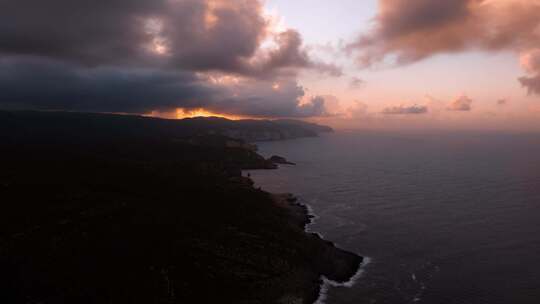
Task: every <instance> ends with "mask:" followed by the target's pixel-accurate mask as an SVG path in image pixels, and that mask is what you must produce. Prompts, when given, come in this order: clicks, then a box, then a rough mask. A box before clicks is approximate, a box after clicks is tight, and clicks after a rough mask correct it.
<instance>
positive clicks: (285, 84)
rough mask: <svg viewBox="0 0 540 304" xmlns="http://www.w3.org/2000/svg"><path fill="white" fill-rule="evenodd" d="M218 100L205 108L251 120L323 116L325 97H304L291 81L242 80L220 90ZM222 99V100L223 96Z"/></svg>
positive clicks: (292, 80) (300, 88)
mask: <svg viewBox="0 0 540 304" xmlns="http://www.w3.org/2000/svg"><path fill="white" fill-rule="evenodd" d="M221 88H222V90H223V92H222V94H221V96H220V99H218V100H216V101H215V102H213V103H211V104H209V105H207V106H206V109H208V110H211V111H215V112H218V113H228V114H235V115H245V116H252V117H297V118H301V117H312V116H325V115H327V110H326V107H325V98H324V97H322V96H315V97H311V98H308V97H307V96H306V92H305V89H304V88H303V87H302V86H300V85H299V84H298V82H297V81H296V80H294V79H292V78H285V79H281V80H279V81H277V82H274V83H272V82H268V81H258V80H245V81H241V82H239V83H237V84H235V85H232V86H230V85H227V86H222V87H221ZM223 96H225V97H223Z"/></svg>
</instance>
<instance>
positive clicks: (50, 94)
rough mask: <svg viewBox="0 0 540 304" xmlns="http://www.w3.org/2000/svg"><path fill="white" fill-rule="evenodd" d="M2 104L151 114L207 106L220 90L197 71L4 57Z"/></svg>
mask: <svg viewBox="0 0 540 304" xmlns="http://www.w3.org/2000/svg"><path fill="white" fill-rule="evenodd" d="M0 92H1V93H0V104H4V105H11V106H19V107H23V108H37V109H66V110H77V111H107V112H135V113H145V112H149V111H151V110H153V109H162V108H174V107H178V106H185V107H191V106H199V107H200V106H204V105H205V103H206V102H208V100H210V99H212V98H214V97H213V96H214V95H215V94H217V93H218V91H217V90H216V89H215V88H211V87H210V86H208V85H206V84H205V83H203V82H202V81H201V80H200V79H198V78H197V77H196V76H195V75H194V74H193V73H189V72H171V71H160V70H152V69H129V70H127V69H121V68H95V69H81V68H78V67H76V66H74V65H71V64H65V63H60V62H57V61H51V60H42V59H28V58H26V59H19V60H17V59H15V60H14V59H10V60H5V59H4V60H0Z"/></svg>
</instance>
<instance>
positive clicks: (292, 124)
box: [0, 111, 333, 142]
mask: <svg viewBox="0 0 540 304" xmlns="http://www.w3.org/2000/svg"><path fill="white" fill-rule="evenodd" d="M68 126H69V127H68ZM0 129H1V130H0V132H3V131H8V130H9V129H12V130H16V131H15V133H13V134H10V132H9V131H8V132H6V134H5V135H6V136H8V137H11V138H16V137H17V134H16V132H25V133H26V132H30V133H32V134H34V136H40V134H41V135H50V134H51V133H54V134H57V135H58V136H68V137H74V138H76V137H77V136H78V135H79V134H81V133H82V134H87V133H91V134H96V136H105V137H107V136H110V137H111V138H113V137H114V138H116V137H118V136H122V137H128V138H129V137H152V136H156V134H157V135H159V136H162V137H168V138H171V139H179V138H185V137H192V136H199V135H212V134H215V135H224V136H227V137H230V138H233V139H239V140H243V141H246V142H255V141H274V140H283V139H293V138H300V137H315V136H317V135H318V134H320V133H324V132H332V131H333V130H332V128H330V127H327V126H322V125H318V124H314V123H308V122H304V121H299V120H288V119H283V120H228V119H225V118H218V117H197V118H187V119H182V120H171V119H160V118H150V117H143V116H130V115H117V114H98V113H75V112H40V111H0ZM2 130H3V131H2Z"/></svg>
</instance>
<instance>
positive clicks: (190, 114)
mask: <svg viewBox="0 0 540 304" xmlns="http://www.w3.org/2000/svg"><path fill="white" fill-rule="evenodd" d="M196 117H219V118H225V119H230V120H240V119H245V118H247V117H242V116H238V115H232V114H225V113H216V112H212V111H208V110H206V109H203V108H199V109H182V108H181V109H176V118H177V119H184V118H196Z"/></svg>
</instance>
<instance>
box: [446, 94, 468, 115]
mask: <svg viewBox="0 0 540 304" xmlns="http://www.w3.org/2000/svg"><path fill="white" fill-rule="evenodd" d="M472 103H473V101H472V99H470V98H469V97H467V96H465V95H463V96H460V97H458V98H456V99H455V100H454V101H452V102H451V103H450V104H449V105H448V107H447V108H446V109H447V110H448V111H461V112H468V111H471V110H472Z"/></svg>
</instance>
